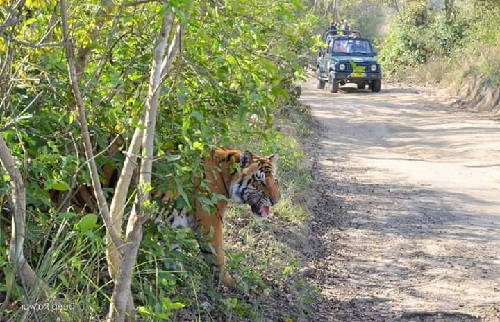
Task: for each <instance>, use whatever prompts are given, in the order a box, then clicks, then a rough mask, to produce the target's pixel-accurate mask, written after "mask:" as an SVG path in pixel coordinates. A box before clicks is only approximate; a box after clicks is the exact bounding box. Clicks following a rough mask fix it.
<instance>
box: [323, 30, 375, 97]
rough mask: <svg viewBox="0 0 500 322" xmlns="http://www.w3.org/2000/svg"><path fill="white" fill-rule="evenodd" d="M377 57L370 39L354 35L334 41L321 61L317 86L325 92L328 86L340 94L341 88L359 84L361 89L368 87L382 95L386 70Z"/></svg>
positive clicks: (331, 90) (328, 44) (337, 38)
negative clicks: (383, 72)
mask: <svg viewBox="0 0 500 322" xmlns="http://www.w3.org/2000/svg"><path fill="white" fill-rule="evenodd" d="M375 56H376V53H375V51H374V50H373V47H372V44H371V42H370V41H369V40H368V39H364V38H359V37H351V36H349V37H348V36H340V37H335V38H333V39H331V40H330V41H329V42H328V43H327V49H326V51H325V52H322V53H321V54H320V55H319V57H318V59H317V66H316V67H317V69H316V73H317V74H316V78H317V79H318V85H317V87H318V88H319V89H324V88H325V84H326V83H328V84H329V89H330V92H332V93H336V92H337V91H338V90H339V86H340V85H345V84H346V83H355V84H357V85H358V89H365V88H366V86H367V85H368V88H369V89H370V90H371V91H372V92H380V88H381V85H382V70H381V68H380V64H378V63H377V60H376V59H375Z"/></svg>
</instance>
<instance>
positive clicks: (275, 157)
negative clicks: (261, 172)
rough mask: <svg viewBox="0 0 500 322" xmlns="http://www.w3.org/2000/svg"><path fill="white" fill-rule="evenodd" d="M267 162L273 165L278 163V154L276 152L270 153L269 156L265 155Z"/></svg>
mask: <svg viewBox="0 0 500 322" xmlns="http://www.w3.org/2000/svg"><path fill="white" fill-rule="evenodd" d="M267 159H268V160H269V162H271V164H272V165H273V166H274V167H275V166H276V164H278V155H277V154H276V153H274V154H271V155H270V156H268V157H267Z"/></svg>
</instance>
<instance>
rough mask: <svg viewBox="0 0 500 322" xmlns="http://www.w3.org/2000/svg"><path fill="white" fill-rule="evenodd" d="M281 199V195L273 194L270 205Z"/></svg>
mask: <svg viewBox="0 0 500 322" xmlns="http://www.w3.org/2000/svg"><path fill="white" fill-rule="evenodd" d="M280 199H281V196H280V195H279V194H278V195H277V196H274V197H273V198H270V201H271V206H274V205H275V204H277V203H278V202H279V201H280Z"/></svg>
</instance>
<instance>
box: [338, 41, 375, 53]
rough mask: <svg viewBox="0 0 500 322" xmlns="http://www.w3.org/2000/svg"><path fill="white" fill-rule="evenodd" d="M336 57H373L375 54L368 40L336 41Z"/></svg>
mask: <svg viewBox="0 0 500 322" xmlns="http://www.w3.org/2000/svg"><path fill="white" fill-rule="evenodd" d="M332 55H334V56H345V55H350V56H356V55H358V56H373V55H374V52H373V49H372V46H371V44H370V42H369V41H368V40H365V39H335V40H334V41H333V44H332Z"/></svg>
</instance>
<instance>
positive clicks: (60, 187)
mask: <svg viewBox="0 0 500 322" xmlns="http://www.w3.org/2000/svg"><path fill="white" fill-rule="evenodd" d="M50 188H51V189H54V190H57V191H68V190H69V185H68V184H67V183H66V182H64V181H55V182H52V184H51V185H50Z"/></svg>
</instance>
